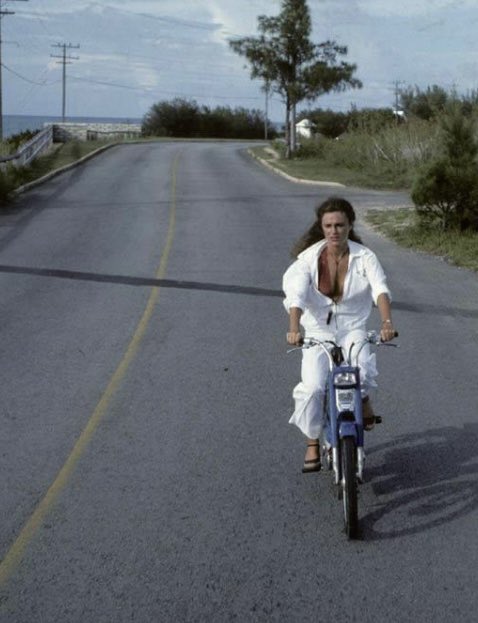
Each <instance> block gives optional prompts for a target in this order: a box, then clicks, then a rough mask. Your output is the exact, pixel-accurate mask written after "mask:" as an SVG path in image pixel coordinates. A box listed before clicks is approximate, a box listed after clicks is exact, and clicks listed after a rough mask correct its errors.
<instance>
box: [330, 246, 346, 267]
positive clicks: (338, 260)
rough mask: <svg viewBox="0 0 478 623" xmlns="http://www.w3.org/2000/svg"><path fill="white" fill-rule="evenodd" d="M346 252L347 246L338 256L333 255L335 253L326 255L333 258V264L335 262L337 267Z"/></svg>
mask: <svg viewBox="0 0 478 623" xmlns="http://www.w3.org/2000/svg"><path fill="white" fill-rule="evenodd" d="M348 252H349V248H348V247H347V248H346V249H345V251H343V252H342V253H341V254H340V255H339V256H338V257H335V255H333V254H332V253H330V254H328V256H329V257H331V258H332V259H333V260H334V262H335V264H336V266H337V268H338V266H339V264H340V262H341V261H342V260H343V259H344V257H345V256H346V255H347V254H348Z"/></svg>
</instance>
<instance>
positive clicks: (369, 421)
mask: <svg viewBox="0 0 478 623" xmlns="http://www.w3.org/2000/svg"><path fill="white" fill-rule="evenodd" d="M374 428H375V416H374V415H368V416H366V417H364V418H363V429H364V430H373V429H374Z"/></svg>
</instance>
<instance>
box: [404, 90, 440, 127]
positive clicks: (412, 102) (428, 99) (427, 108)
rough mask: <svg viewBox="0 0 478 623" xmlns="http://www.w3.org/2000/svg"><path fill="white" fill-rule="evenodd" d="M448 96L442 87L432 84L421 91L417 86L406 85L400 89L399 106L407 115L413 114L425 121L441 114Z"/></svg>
mask: <svg viewBox="0 0 478 623" xmlns="http://www.w3.org/2000/svg"><path fill="white" fill-rule="evenodd" d="M450 99H451V98H450V96H449V95H448V93H447V92H446V91H445V89H443V88H442V87H440V86H438V85H436V84H434V85H432V86H431V87H427V90H426V91H422V90H421V89H420V88H419V87H417V86H416V87H415V88H413V87H410V86H409V87H407V88H406V89H404V90H402V91H400V108H401V109H402V110H403V111H404V112H405V114H406V115H407V116H415V117H419V118H420V119H426V120H427V121H428V120H430V119H432V118H433V117H435V116H436V115H439V114H441V113H442V112H443V111H444V110H445V108H446V106H447V104H448V103H449V101H450Z"/></svg>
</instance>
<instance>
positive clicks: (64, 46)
mask: <svg viewBox="0 0 478 623" xmlns="http://www.w3.org/2000/svg"><path fill="white" fill-rule="evenodd" d="M52 47H53V48H62V50H63V53H62V54H61V55H60V56H59V55H58V54H50V56H51V57H52V58H60V59H61V60H60V61H58V63H59V64H60V65H63V98H62V101H63V105H62V109H61V110H62V113H61V119H62V121H65V112H66V66H67V65H69V64H71V61H77V60H79V56H67V55H66V51H67V50H71V49H78V48H79V47H80V45H79V44H78V45H72V44H71V43H68V44H67V43H56V44H55V45H53V46H52Z"/></svg>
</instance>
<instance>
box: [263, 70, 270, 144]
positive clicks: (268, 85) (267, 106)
mask: <svg viewBox="0 0 478 623" xmlns="http://www.w3.org/2000/svg"><path fill="white" fill-rule="evenodd" d="M270 88H271V87H270V84H269V82H266V84H265V87H264V91H265V92H266V102H265V104H266V106H265V114H264V140H266V141H267V138H268V132H267V129H268V125H269V120H268V117H269V91H270Z"/></svg>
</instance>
